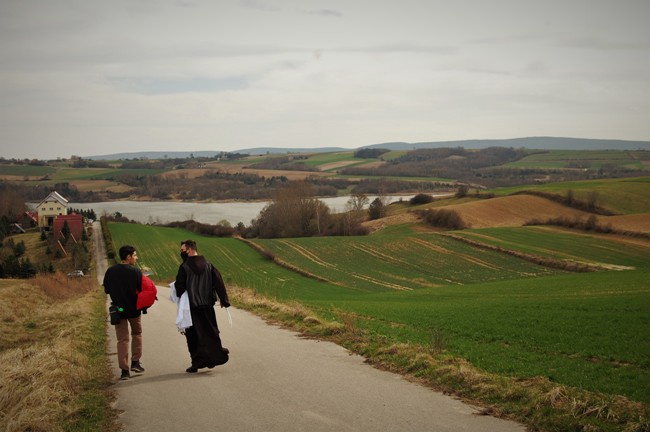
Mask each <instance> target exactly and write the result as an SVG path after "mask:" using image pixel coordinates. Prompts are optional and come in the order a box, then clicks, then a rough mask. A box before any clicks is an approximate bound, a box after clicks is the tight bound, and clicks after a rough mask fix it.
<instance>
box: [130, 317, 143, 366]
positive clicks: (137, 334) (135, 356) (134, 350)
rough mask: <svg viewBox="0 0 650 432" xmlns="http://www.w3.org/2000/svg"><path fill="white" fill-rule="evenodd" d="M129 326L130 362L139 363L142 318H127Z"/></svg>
mask: <svg viewBox="0 0 650 432" xmlns="http://www.w3.org/2000/svg"><path fill="white" fill-rule="evenodd" d="M129 324H130V325H131V361H140V358H141V357H142V316H138V317H136V318H129Z"/></svg>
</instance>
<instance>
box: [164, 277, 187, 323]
mask: <svg viewBox="0 0 650 432" xmlns="http://www.w3.org/2000/svg"><path fill="white" fill-rule="evenodd" d="M175 285H176V282H172V283H170V284H169V288H171V290H170V293H169V299H170V300H171V301H173V302H174V303H176V308H177V310H176V327H177V328H178V331H180V332H182V331H185V330H186V329H188V328H190V327H192V315H191V314H190V299H189V298H188V297H187V291H185V292H184V293H183V294H182V295H181V297H180V298H178V296H177V295H176V286H175Z"/></svg>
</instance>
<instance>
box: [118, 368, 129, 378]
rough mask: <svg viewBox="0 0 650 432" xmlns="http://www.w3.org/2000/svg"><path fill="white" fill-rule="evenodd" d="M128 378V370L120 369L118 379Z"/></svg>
mask: <svg viewBox="0 0 650 432" xmlns="http://www.w3.org/2000/svg"><path fill="white" fill-rule="evenodd" d="M129 378H131V374H130V373H129V370H128V369H122V375H120V379H121V380H124V381H126V380H128V379H129Z"/></svg>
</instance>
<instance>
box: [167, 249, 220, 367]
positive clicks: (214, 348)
mask: <svg viewBox="0 0 650 432" xmlns="http://www.w3.org/2000/svg"><path fill="white" fill-rule="evenodd" d="M181 258H182V259H183V263H182V264H181V265H180V267H179V268H178V273H177V274H176V283H175V289H176V295H177V296H178V297H179V298H180V297H181V295H183V293H184V292H185V291H187V296H188V299H189V303H190V315H191V317H192V327H190V328H188V329H186V330H185V338H186V339H187V348H188V350H189V351H190V356H191V358H192V364H191V365H190V367H188V368H187V369H186V370H185V371H186V372H188V373H196V372H197V371H198V370H199V369H202V368H210V369H212V368H213V367H215V366H218V365H222V364H224V363H226V362H227V361H228V349H227V348H224V347H223V346H222V345H221V338H220V337H219V327H218V326H217V317H216V315H215V312H214V305H215V303H216V301H217V297H218V298H219V303H220V304H221V307H222V308H223V307H225V308H227V307H230V302H229V301H228V293H227V292H226V286H225V285H224V283H223V278H222V277H221V273H219V270H217V268H216V267H215V266H214V265H212V263H210V262H209V261H208V260H206V259H205V257H203V256H202V255H199V254H198V251H197V246H196V242H195V241H194V240H186V241H184V242H182V243H181Z"/></svg>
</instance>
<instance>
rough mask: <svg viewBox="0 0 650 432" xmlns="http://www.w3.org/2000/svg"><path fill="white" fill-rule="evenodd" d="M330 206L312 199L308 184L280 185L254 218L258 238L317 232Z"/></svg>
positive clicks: (324, 222) (326, 220)
mask: <svg viewBox="0 0 650 432" xmlns="http://www.w3.org/2000/svg"><path fill="white" fill-rule="evenodd" d="M328 216H329V208H327V206H326V205H325V204H324V203H323V202H322V201H320V200H317V199H314V198H312V189H311V185H309V184H307V183H302V182H301V183H293V184H290V185H288V186H286V187H283V188H280V189H279V190H278V191H277V192H276V193H275V195H274V198H273V201H272V202H271V203H269V204H267V205H266V206H265V207H264V208H263V209H262V211H261V212H260V214H259V216H258V217H257V219H255V220H254V221H253V227H252V230H253V231H256V232H257V234H258V236H259V237H261V238H279V237H306V236H312V235H316V234H320V233H321V232H322V230H323V227H324V226H327V224H328Z"/></svg>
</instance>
